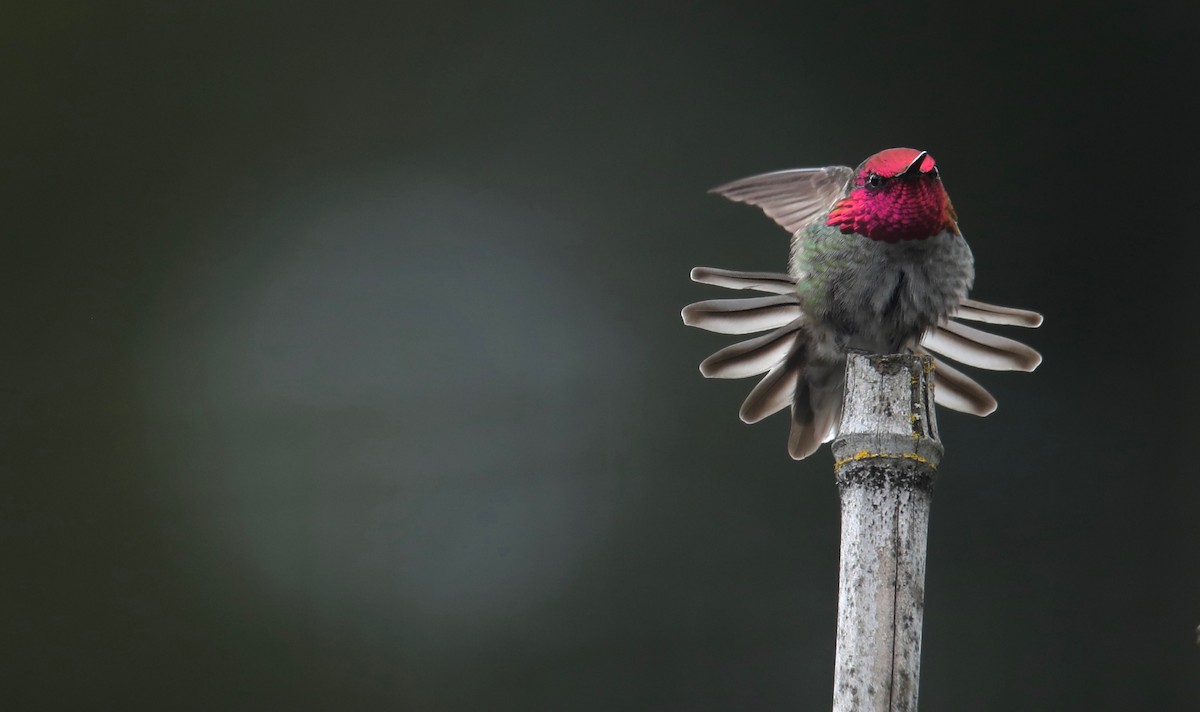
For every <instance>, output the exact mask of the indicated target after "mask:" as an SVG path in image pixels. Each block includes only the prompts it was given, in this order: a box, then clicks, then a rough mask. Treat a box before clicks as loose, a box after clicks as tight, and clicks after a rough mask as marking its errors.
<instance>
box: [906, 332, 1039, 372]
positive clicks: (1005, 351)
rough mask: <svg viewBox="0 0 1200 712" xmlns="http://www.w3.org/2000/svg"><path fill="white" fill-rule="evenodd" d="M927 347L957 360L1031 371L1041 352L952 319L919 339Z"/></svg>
mask: <svg viewBox="0 0 1200 712" xmlns="http://www.w3.org/2000/svg"><path fill="white" fill-rule="evenodd" d="M921 345H922V346H924V347H925V348H927V349H929V350H930V351H932V352H934V353H937V354H941V355H942V356H946V357H947V358H952V359H954V360H955V361H958V362H960V363H965V364H966V365H968V366H975V367H976V368H986V369H990V370H992V371H1032V370H1033V369H1035V368H1037V367H1038V364H1039V363H1041V362H1042V356H1041V354H1039V353H1038V352H1037V351H1034V350H1033V349H1031V348H1029V347H1028V346H1026V345H1025V344H1022V343H1021V342H1019V341H1013V340H1012V339H1007V338H1005V337H1003V336H996V335H995V334H989V333H987V332H986V331H980V330H979V329H975V328H972V327H969V326H965V325H963V324H959V323H957V322H953V321H945V322H943V323H941V324H939V325H938V326H937V327H936V328H933V329H930V330H929V331H928V332H926V333H925V336H924V338H922V339H921Z"/></svg>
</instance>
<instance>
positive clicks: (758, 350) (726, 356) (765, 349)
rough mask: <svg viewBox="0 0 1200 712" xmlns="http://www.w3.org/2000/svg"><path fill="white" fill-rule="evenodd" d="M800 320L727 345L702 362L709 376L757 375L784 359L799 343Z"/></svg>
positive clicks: (702, 371)
mask: <svg viewBox="0 0 1200 712" xmlns="http://www.w3.org/2000/svg"><path fill="white" fill-rule="evenodd" d="M799 328H800V325H799V323H792V324H789V325H787V326H785V327H782V328H779V329H776V330H775V331H772V332H771V333H769V334H763V335H762V336H757V337H755V338H753V339H749V340H748V341H743V342H741V343H738V344H734V345H733V346H726V347H725V348H723V349H721V350H720V351H718V352H716V353H715V354H713V355H712V356H709V357H708V358H706V359H704V361H702V362H701V363H700V373H702V374H704V376H705V377H706V378H746V377H747V376H757V375H758V374H760V373H765V372H767V371H769V370H771V369H772V368H775V367H776V366H778V365H779V364H780V363H782V362H783V360H784V358H786V357H787V355H788V352H789V351H790V350H791V348H792V345H793V344H795V343H796V335H797V333H798V332H797V330H798V329H799Z"/></svg>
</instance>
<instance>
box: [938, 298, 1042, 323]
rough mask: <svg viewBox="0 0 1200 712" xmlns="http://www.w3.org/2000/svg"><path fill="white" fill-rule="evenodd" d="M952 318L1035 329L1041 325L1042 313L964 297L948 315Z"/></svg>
mask: <svg viewBox="0 0 1200 712" xmlns="http://www.w3.org/2000/svg"><path fill="white" fill-rule="evenodd" d="M950 316H951V318H954V319H967V320H968V321H982V322H985V323H988V324H1006V325H1008V326H1023V327H1025V328H1027V329H1035V328H1037V327H1039V326H1041V325H1042V315H1041V314H1038V313H1037V312H1034V311H1029V310H1027V309H1014V308H1012V307H1002V306H997V305H995V304H988V303H986V302H978V301H975V300H974V299H964V300H963V303H962V304H961V305H959V307H958V309H957V310H956V311H955V312H954V313H953V314H951V315H950Z"/></svg>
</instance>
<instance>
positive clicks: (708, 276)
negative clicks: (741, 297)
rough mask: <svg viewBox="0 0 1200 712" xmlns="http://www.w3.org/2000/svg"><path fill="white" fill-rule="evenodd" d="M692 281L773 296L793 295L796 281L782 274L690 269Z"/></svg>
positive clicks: (712, 268) (710, 268)
mask: <svg viewBox="0 0 1200 712" xmlns="http://www.w3.org/2000/svg"><path fill="white" fill-rule="evenodd" d="M692 281H693V282H699V283H700V284H711V285H713V286H714V287H725V288H726V289H754V290H757V291H759V292H771V293H773V294H795V293H796V280H795V279H793V278H792V277H791V276H789V275H786V274H783V273H782V272H734V271H732V270H727V269H717V268H715V267H696V268H694V269H692Z"/></svg>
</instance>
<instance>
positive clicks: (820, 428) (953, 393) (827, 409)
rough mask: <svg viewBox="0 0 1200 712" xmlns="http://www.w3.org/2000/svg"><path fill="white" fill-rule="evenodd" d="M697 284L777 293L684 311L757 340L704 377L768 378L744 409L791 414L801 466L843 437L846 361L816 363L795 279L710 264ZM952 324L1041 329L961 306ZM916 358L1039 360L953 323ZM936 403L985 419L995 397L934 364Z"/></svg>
mask: <svg viewBox="0 0 1200 712" xmlns="http://www.w3.org/2000/svg"><path fill="white" fill-rule="evenodd" d="M692 279H693V280H694V281H696V282H700V283H702V284H711V285H714V286H718V287H726V288H728V289H740V290H753V291H758V292H765V293H767V294H769V295H771V296H765V297H749V298H744V299H711V300H707V301H703V302H696V303H695V304H690V305H688V306H687V307H685V308H684V309H683V312H682V316H683V321H684V323H685V324H687V325H689V326H695V327H698V328H701V329H706V330H708V331H713V332H717V333H722V334H751V333H758V332H763V331H768V330H772V331H769V333H766V334H762V335H760V336H757V337H755V338H752V339H748V340H746V341H742V342H740V343H737V344H734V345H732V346H728V347H726V348H724V349H721V350H720V351H718V352H716V353H715V354H713V355H712V356H709V357H708V358H706V359H705V360H704V361H703V362H702V363H701V364H700V372H701V373H702V374H704V376H705V377H707V378H745V377H748V376H755V375H758V374H762V373H766V374H767V375H766V376H764V377H763V378H762V380H761V381H759V383H758V384H757V385H756V386H755V387H754V388H753V389H752V390H751V391H750V394H749V395H748V396H746V400H745V401H744V402H743V403H742V407H741V409H740V411H739V416H740V417H741V419H742V420H743V421H745V422H747V423H757V422H758V421H760V420H763V419H764V418H767V417H769V416H771V415H773V414H775V413H777V412H779V411H781V410H783V409H784V408H787V407H789V406H790V407H791V416H792V417H791V421H792V423H791V431H790V433H789V435H788V453H789V454H790V455H791V456H792V457H793V458H794V459H797V460H802V459H804V458H806V457H808V456H809V455H812V454H813V453H814V452H816V451H817V449H819V448H820V446H821V444H822V443H825V442H829V441H830V440H832V439H833V438H834V437H836V436H837V432H838V428H839V425H840V420H841V414H842V395H843V390H844V379H845V361H844V360H837V361H817V362H810V360H809V359H810V348H809V347H810V346H811V345H812V344H811V342H810V339H811V333H810V331H809V329H808V321H807V318H806V316H805V314H804V312H803V310H802V309H801V307H800V302H799V299H798V297H797V296H796V279H795V278H793V277H791V276H789V275H787V274H783V273H777V272H735V271H731V270H722V269H715V268H711V267H697V268H695V269H693V270H692ZM950 318H951V319H963V320H967V321H976V322H983V323H988V324H1002V325H1008V326H1022V327H1028V328H1032V327H1037V326H1039V325H1041V323H1042V316H1041V315H1040V314H1038V313H1036V312H1032V311H1027V310H1024V309H1013V308H1010V307H1001V306H996V305H993V304H987V303H985V302H979V301H975V300H971V299H968V300H964V301H963V303H962V304H961V305H960V306H959V307H958V309H956V310H955V311H954V313H952V314H951V315H950ZM910 350H911V351H912V352H913V353H917V354H923V355H933V354H937V355H940V356H944V357H946V358H950V359H953V360H955V361H958V362H960V363H964V364H966V365H968V366H975V367H978V368H986V369H992V370H997V371H1011V370H1016V371H1032V370H1034V369H1035V368H1037V366H1038V364H1040V363H1041V361H1042V357H1041V355H1040V354H1039V353H1038V352H1037V351H1035V350H1034V349H1032V348H1030V347H1028V346H1026V345H1025V344H1022V343H1020V342H1018V341H1014V340H1013V339H1009V338H1005V337H1003V336H997V335H995V334H989V333H987V332H984V331H980V330H979V329H975V328H973V327H970V326H966V325H964V324H960V323H958V322H956V321H951V320H950V319H947V320H945V321H943V322H942V323H940V324H938V325H937V326H936V327H933V328H931V329H929V330H928V331H927V332H926V333H925V335H924V337H923V338H922V339H921V341H920V344H919V345H912V346H911V349H910ZM934 361H935V363H936V370H935V371H934V384H935V387H934V401H935V402H937V404H938V405H941V406H943V407H946V408H951V409H953V410H957V411H961V412H964V413H970V414H973V415H979V416H985V415H988V414H990V413H992V412H993V411H995V410H996V399H995V398H993V397H992V395H991V394H990V393H988V391H987V389H985V388H984V387H983V386H981V385H979V384H978V383H976V382H975V381H974V380H973V379H971V378H970V377H969V376H967V375H966V374H964V373H963V372H961V371H959V370H958V369H956V368H954V367H953V366H950V365H949V364H947V363H945V361H944V360H943V359H941V358H937V357H936V356H935V357H934Z"/></svg>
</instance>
